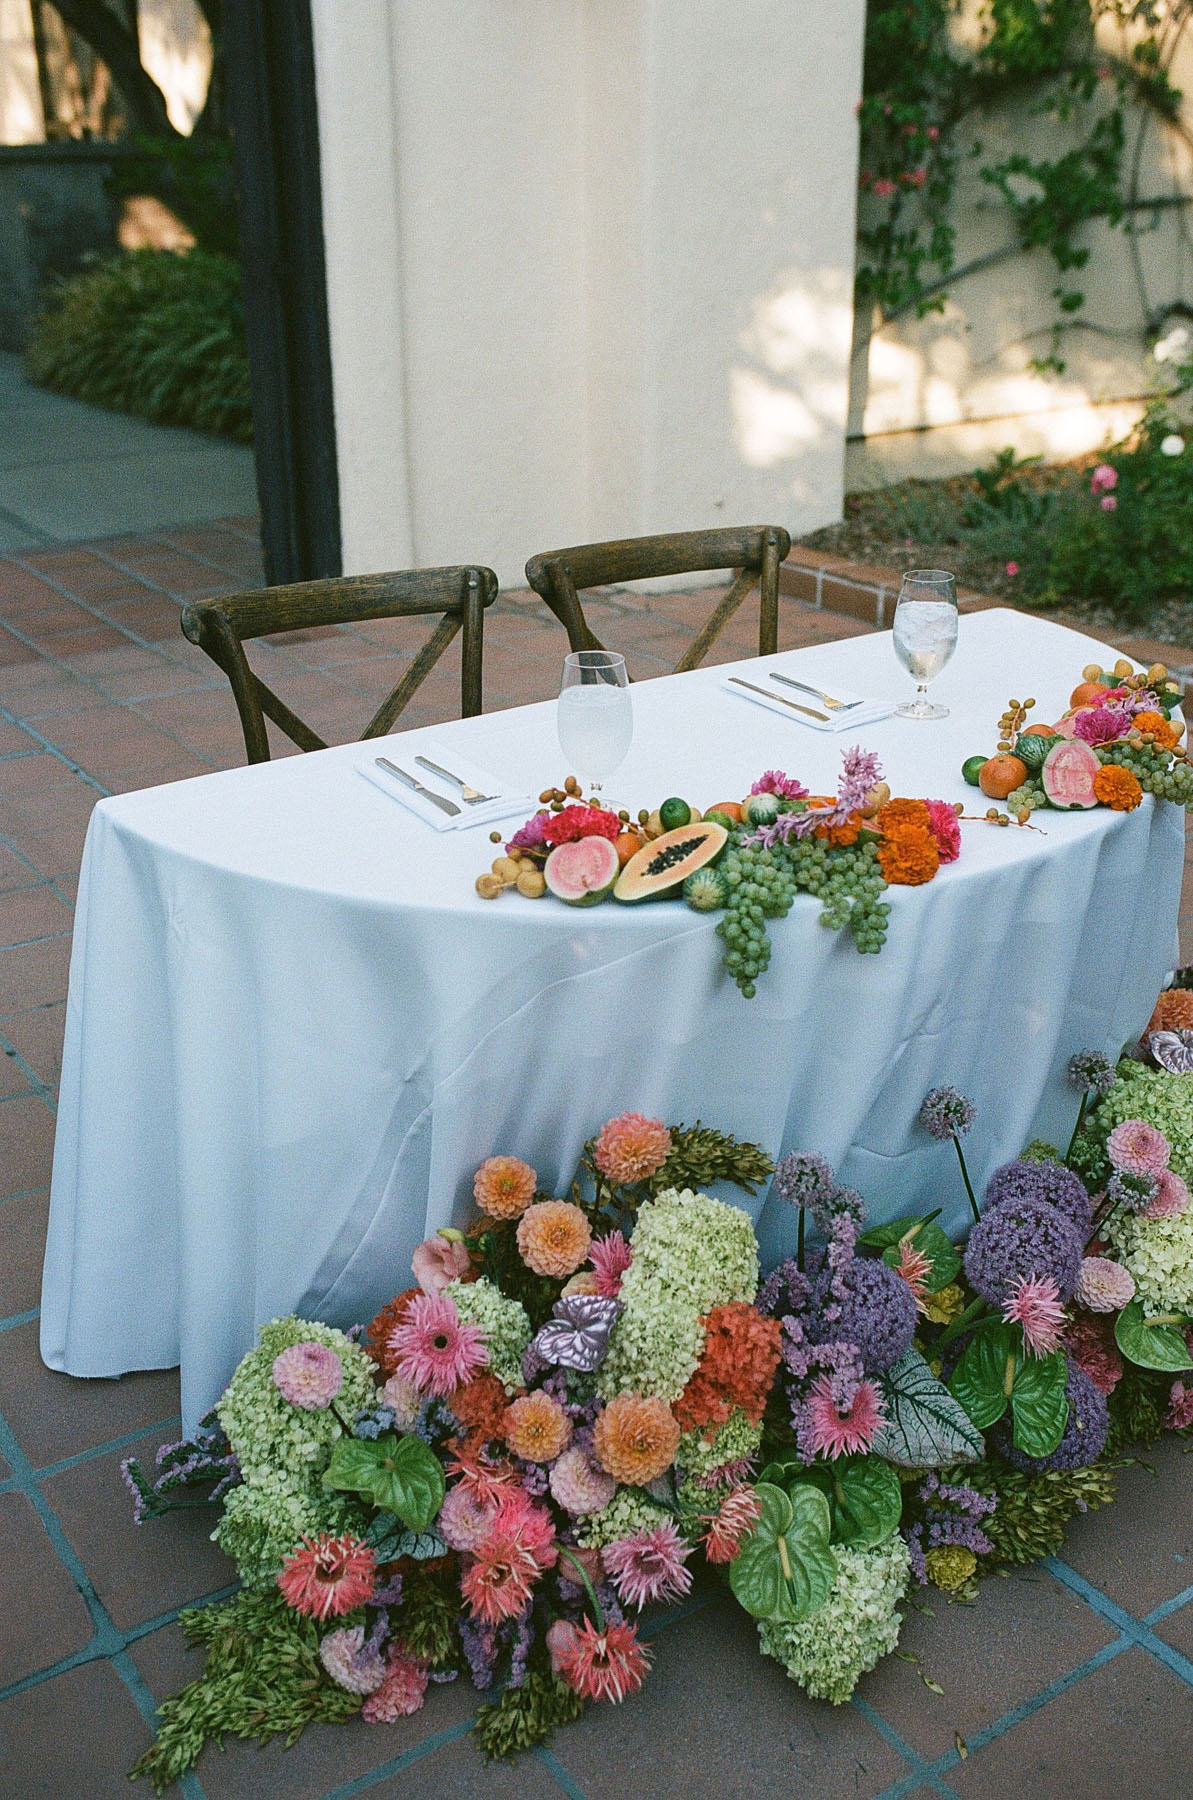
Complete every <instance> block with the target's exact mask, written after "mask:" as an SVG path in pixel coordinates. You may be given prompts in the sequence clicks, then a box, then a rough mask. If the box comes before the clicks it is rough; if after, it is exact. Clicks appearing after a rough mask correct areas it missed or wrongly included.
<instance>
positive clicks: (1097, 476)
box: [1089, 463, 1118, 494]
mask: <svg viewBox="0 0 1193 1800" xmlns="http://www.w3.org/2000/svg"><path fill="white" fill-rule="evenodd" d="M1117 486H1118V470H1117V469H1116V468H1114V466H1113V465H1112V464H1111V463H1099V464H1098V466H1097V468H1096V469H1095V470H1094V472H1093V474H1092V475H1091V476H1090V478H1089V491H1090V493H1091V494H1108V493H1109V492H1110V490H1111V488H1116V487H1117Z"/></svg>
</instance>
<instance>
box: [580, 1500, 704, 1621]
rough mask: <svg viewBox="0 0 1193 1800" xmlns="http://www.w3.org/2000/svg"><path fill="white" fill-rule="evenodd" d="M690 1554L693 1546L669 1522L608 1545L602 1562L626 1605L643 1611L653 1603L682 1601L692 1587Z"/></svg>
mask: <svg viewBox="0 0 1193 1800" xmlns="http://www.w3.org/2000/svg"><path fill="white" fill-rule="evenodd" d="M691 1554H692V1551H691V1546H690V1545H689V1544H685V1543H684V1541H683V1539H682V1538H681V1537H680V1535H679V1532H678V1531H677V1530H676V1528H675V1525H674V1523H673V1522H672V1520H670V1519H667V1520H666V1521H665V1522H664V1523H663V1524H662V1525H656V1526H655V1528H654V1529H653V1531H636V1532H635V1533H634V1535H633V1536H632V1537H627V1538H619V1539H618V1540H617V1542H616V1543H613V1544H606V1545H605V1548H604V1550H603V1552H602V1559H603V1561H604V1564H605V1568H606V1569H607V1570H608V1572H609V1574H610V1575H611V1576H612V1577H613V1585H614V1587H615V1588H616V1589H617V1592H618V1596H619V1598H620V1599H621V1600H622V1602H623V1604H624V1605H626V1606H636V1607H637V1608H638V1609H639V1611H641V1609H642V1607H644V1606H645V1605H646V1604H647V1602H648V1601H651V1600H682V1599H683V1597H684V1595H685V1594H686V1593H687V1592H688V1589H689V1588H690V1587H691V1585H692V1574H691V1570H690V1569H686V1568H685V1567H684V1564H685V1563H686V1562H687V1559H688V1557H689V1556H690V1555H691Z"/></svg>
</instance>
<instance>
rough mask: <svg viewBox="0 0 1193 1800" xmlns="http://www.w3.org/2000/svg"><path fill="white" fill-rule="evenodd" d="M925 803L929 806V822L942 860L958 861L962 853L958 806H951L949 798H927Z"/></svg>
mask: <svg viewBox="0 0 1193 1800" xmlns="http://www.w3.org/2000/svg"><path fill="white" fill-rule="evenodd" d="M924 804H925V806H926V807H927V808H928V823H929V825H930V826H931V828H932V836H933V837H934V838H935V839H936V848H937V849H938V850H939V852H940V860H941V862H942V863H951V862H956V860H957V858H958V857H959V856H960V854H961V826H960V824H959V822H958V819H957V809H956V807H955V806H951V805H950V804H949V802H948V801H947V800H926V801H925V802H924Z"/></svg>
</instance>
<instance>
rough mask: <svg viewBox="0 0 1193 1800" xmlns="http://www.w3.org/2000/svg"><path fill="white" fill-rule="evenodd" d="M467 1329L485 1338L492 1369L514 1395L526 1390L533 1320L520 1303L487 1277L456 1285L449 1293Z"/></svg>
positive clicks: (452, 1284) (457, 1282)
mask: <svg viewBox="0 0 1193 1800" xmlns="http://www.w3.org/2000/svg"><path fill="white" fill-rule="evenodd" d="M446 1292H447V1293H449V1294H450V1295H451V1297H452V1299H453V1300H454V1301H455V1303H456V1311H457V1312H458V1313H459V1315H460V1318H461V1320H462V1321H463V1323H464V1324H465V1325H475V1326H476V1327H477V1329H478V1330H479V1331H481V1332H482V1333H483V1334H484V1339H485V1347H486V1349H487V1350H488V1352H489V1367H490V1369H491V1370H492V1371H493V1373H494V1375H496V1377H497V1379H498V1381H500V1382H501V1383H502V1385H503V1387H504V1388H505V1391H506V1393H507V1394H512V1393H513V1391H514V1389H515V1388H520V1387H521V1386H522V1355H523V1352H524V1351H525V1349H526V1347H527V1345H528V1344H529V1343H530V1338H531V1330H530V1320H529V1319H528V1318H527V1316H526V1308H525V1307H524V1306H523V1305H522V1303H521V1301H519V1300H511V1299H509V1298H508V1297H507V1296H506V1295H505V1294H503V1293H502V1292H501V1289H500V1288H496V1287H494V1286H493V1283H492V1282H491V1281H486V1280H485V1279H484V1278H483V1276H482V1278H481V1280H480V1281H453V1282H452V1283H451V1284H450V1285H449V1287H448V1288H447V1290H446Z"/></svg>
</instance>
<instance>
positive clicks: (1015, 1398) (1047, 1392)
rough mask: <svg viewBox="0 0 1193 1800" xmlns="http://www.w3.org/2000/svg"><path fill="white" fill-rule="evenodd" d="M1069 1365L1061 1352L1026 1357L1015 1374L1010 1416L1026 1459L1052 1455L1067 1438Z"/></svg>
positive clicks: (1019, 1446) (1018, 1447) (1018, 1445)
mask: <svg viewBox="0 0 1193 1800" xmlns="http://www.w3.org/2000/svg"><path fill="white" fill-rule="evenodd" d="M1067 1375H1068V1364H1067V1363H1066V1362H1065V1359H1064V1357H1063V1356H1062V1355H1061V1353H1060V1351H1059V1350H1057V1351H1054V1352H1053V1354H1052V1355H1051V1356H1041V1357H1038V1358H1037V1357H1030V1356H1029V1357H1027V1358H1026V1359H1025V1360H1024V1361H1023V1362H1022V1363H1021V1364H1020V1365H1019V1368H1018V1369H1017V1371H1016V1374H1015V1383H1014V1386H1013V1388H1012V1389H1011V1414H1012V1417H1013V1418H1014V1421H1015V1431H1014V1437H1015V1448H1016V1449H1017V1450H1022V1452H1023V1454H1024V1455H1025V1456H1051V1454H1052V1452H1053V1451H1054V1450H1055V1449H1056V1446H1057V1445H1058V1444H1059V1443H1060V1440H1061V1439H1062V1437H1064V1435H1065V1426H1066V1425H1067V1424H1068V1422H1069V1402H1068V1399H1067V1397H1066V1394H1065V1379H1066V1377H1067Z"/></svg>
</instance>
